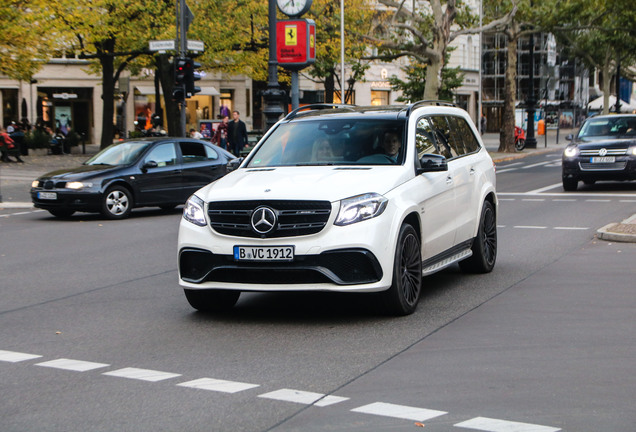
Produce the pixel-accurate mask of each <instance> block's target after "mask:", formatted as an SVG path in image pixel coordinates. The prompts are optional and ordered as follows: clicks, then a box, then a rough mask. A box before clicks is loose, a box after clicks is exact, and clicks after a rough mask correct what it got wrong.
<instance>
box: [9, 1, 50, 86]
mask: <svg viewBox="0 0 636 432" xmlns="http://www.w3.org/2000/svg"><path fill="white" fill-rule="evenodd" d="M44 5H45V4H43V3H42V2H40V1H39V0H38V1H35V0H32V1H30V2H25V1H20V0H6V1H3V2H2V3H0V16H2V31H0V57H1V58H2V61H0V74H3V75H6V76H8V77H10V78H13V79H17V80H21V81H30V80H31V79H32V78H33V75H34V74H35V73H36V72H37V71H38V70H39V69H40V68H41V67H42V65H43V64H44V63H45V62H46V61H47V60H48V59H49V58H50V53H51V51H52V50H51V47H52V46H53V42H54V38H53V37H52V36H54V29H53V28H52V26H51V22H50V20H49V19H47V15H46V14H44V13H41V12H42V11H43V10H45V9H44Z"/></svg>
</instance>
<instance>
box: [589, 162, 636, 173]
mask: <svg viewBox="0 0 636 432" xmlns="http://www.w3.org/2000/svg"><path fill="white" fill-rule="evenodd" d="M626 166H627V162H626V161H623V162H615V163H585V162H579V167H580V168H581V171H608V170H615V171H621V170H624V169H625V167H626Z"/></svg>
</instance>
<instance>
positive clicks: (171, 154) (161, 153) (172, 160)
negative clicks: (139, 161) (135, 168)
mask: <svg viewBox="0 0 636 432" xmlns="http://www.w3.org/2000/svg"><path fill="white" fill-rule="evenodd" d="M150 161H154V162H157V166H160V167H165V166H171V165H175V164H176V163H177V152H176V150H175V148H174V144H173V143H163V144H159V145H158V146H157V147H155V148H153V149H152V150H150V153H148V156H146V158H145V159H144V163H146V162H150Z"/></svg>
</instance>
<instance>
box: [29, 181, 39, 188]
mask: <svg viewBox="0 0 636 432" xmlns="http://www.w3.org/2000/svg"><path fill="white" fill-rule="evenodd" d="M38 186H40V180H33V183H31V187H32V188H36V187H38Z"/></svg>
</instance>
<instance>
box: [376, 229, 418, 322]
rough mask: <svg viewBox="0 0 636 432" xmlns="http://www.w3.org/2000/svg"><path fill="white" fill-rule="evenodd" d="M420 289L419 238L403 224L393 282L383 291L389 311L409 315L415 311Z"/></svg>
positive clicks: (396, 252) (397, 248)
mask: <svg viewBox="0 0 636 432" xmlns="http://www.w3.org/2000/svg"><path fill="white" fill-rule="evenodd" d="M421 291H422V255H421V250H420V239H419V237H418V236H417V233H416V232H415V229H413V227H412V226H411V225H408V224H404V225H402V228H401V229H400V235H399V237H398V242H397V247H396V249H395V262H394V265H393V283H392V285H391V288H389V290H388V291H386V292H385V293H384V300H385V301H386V305H387V307H388V308H389V312H390V313H392V314H394V315H410V314H412V313H413V312H415V308H416V307H417V303H418V302H419V300H420V293H421Z"/></svg>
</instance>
